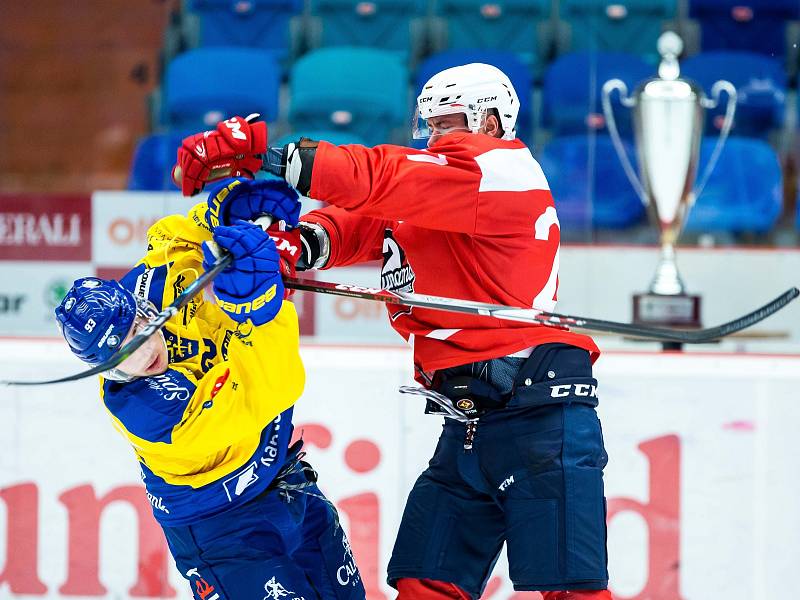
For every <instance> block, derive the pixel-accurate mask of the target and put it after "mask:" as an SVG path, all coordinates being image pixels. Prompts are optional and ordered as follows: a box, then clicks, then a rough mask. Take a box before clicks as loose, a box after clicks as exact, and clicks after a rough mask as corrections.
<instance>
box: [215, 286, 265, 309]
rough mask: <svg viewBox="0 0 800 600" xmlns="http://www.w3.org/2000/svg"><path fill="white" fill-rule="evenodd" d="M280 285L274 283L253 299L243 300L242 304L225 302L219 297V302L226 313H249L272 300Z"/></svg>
mask: <svg viewBox="0 0 800 600" xmlns="http://www.w3.org/2000/svg"><path fill="white" fill-rule="evenodd" d="M277 287H278V285H277V284H276V283H273V284H272V286H271V287H270V288H269V289H268V290H267V291H266V292H264V293H263V294H261V295H260V296H258V297H256V298H253V300H251V301H249V302H242V303H241V304H234V303H233V302H225V301H224V300H220V299H219V298H217V303H218V304H219V306H220V308H222V310H224V311H225V312H226V313H229V314H236V315H238V314H240V313H244V314H247V313H249V312H253V311H254V310H258V309H259V308H261V307H263V306H264V305H265V304H266V303H267V302H269V301H270V300H272V299H273V298H274V297H275V294H276V292H277Z"/></svg>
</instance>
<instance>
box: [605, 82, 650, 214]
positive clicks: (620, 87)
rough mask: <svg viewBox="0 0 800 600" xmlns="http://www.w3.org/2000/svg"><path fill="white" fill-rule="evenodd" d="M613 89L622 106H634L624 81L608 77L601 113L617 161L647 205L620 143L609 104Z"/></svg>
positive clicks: (623, 147) (643, 193)
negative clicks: (617, 158)
mask: <svg viewBox="0 0 800 600" xmlns="http://www.w3.org/2000/svg"><path fill="white" fill-rule="evenodd" d="M614 90H617V91H619V96H620V102H622V105H623V106H626V107H628V108H632V107H634V106H636V100H635V99H634V98H631V97H630V96H629V95H628V86H627V85H625V82H624V81H622V80H621V79H609V80H608V81H606V82H605V83H604V84H603V90H602V96H601V100H602V103H603V113H604V115H605V118H606V125H607V126H608V133H609V135H610V137H611V143H612V144H614V150H616V151H617V156H619V161H620V162H621V163H622V169H623V170H624V171H625V175H626V176H627V177H628V181H630V182H631V185H632V186H633V189H634V190H635V191H636V194H637V195H638V196H639V199H640V200H641V201H642V204H644V205H645V206H647V204H648V200H647V192H645V190H644V186H643V185H642V182H641V180H640V179H639V177H638V176H637V175H636V171H635V170H634V169H633V164H631V160H630V158H628V153H627V152H626V151H625V146H624V145H623V143H622V136H620V134H619V129H617V121H616V119H615V118H614V109H613V108H612V106H611V94H612V93H613V92H614Z"/></svg>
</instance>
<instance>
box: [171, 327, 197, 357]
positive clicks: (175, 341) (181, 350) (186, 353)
mask: <svg viewBox="0 0 800 600" xmlns="http://www.w3.org/2000/svg"><path fill="white" fill-rule="evenodd" d="M162 331H163V332H164V341H166V342H167V351H168V352H169V362H181V361H184V360H188V359H190V358H192V357H193V356H197V353H198V352H200V343H199V342H198V341H196V340H190V339H188V338H185V337H179V336H177V335H175V334H174V333H172V332H171V331H169V330H168V329H166V328H165V329H162Z"/></svg>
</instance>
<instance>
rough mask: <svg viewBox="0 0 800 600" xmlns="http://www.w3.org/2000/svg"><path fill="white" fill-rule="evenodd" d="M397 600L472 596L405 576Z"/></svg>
mask: <svg viewBox="0 0 800 600" xmlns="http://www.w3.org/2000/svg"><path fill="white" fill-rule="evenodd" d="M559 593H560V592H559ZM397 600H471V596H470V595H469V594H468V593H467V592H465V591H464V590H462V589H461V588H460V587H458V586H457V585H456V584H454V583H447V582H444V581H435V580H433V579H408V578H404V579H398V580H397ZM592 600H594V599H592ZM598 600H605V599H603V598H599V599H598Z"/></svg>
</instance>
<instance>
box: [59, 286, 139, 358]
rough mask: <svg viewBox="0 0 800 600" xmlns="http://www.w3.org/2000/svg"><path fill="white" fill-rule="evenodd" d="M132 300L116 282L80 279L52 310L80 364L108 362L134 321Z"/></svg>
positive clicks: (134, 300)
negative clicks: (81, 362) (82, 362)
mask: <svg viewBox="0 0 800 600" xmlns="http://www.w3.org/2000/svg"><path fill="white" fill-rule="evenodd" d="M136 307H137V303H136V299H135V298H134V296H133V294H132V293H131V292H129V291H128V290H126V289H125V288H124V287H122V286H121V285H120V284H119V282H117V281H113V280H111V281H108V280H105V279H98V278H97V277H83V278H81V279H77V280H75V282H74V283H73V285H72V288H71V289H70V290H69V291H68V292H67V295H66V296H64V299H63V300H62V301H61V304H60V305H59V306H57V307H56V310H55V313H56V320H57V323H58V327H59V329H61V334H62V335H63V336H64V339H65V340H67V343H68V344H69V347H70V350H72V352H73V354H75V356H77V357H78V358H80V359H81V360H82V361H84V362H86V363H88V364H90V365H98V364H100V363H102V362H103V361H105V360H108V359H109V358H111V356H113V354H114V353H115V352H116V351H117V350H119V348H120V346H122V342H123V340H124V339H125V337H126V336H127V335H128V333H129V332H130V330H131V327H132V326H133V322H134V319H135V318H136Z"/></svg>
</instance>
